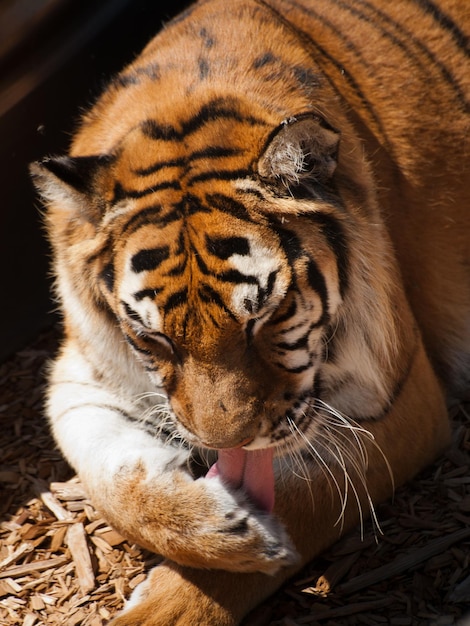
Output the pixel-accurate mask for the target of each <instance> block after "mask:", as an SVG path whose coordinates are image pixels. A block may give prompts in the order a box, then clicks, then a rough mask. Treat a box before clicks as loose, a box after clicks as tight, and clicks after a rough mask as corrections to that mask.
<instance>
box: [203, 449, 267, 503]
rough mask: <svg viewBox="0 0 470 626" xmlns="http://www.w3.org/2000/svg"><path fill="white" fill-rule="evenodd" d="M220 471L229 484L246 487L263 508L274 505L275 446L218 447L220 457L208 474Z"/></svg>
mask: <svg viewBox="0 0 470 626" xmlns="http://www.w3.org/2000/svg"><path fill="white" fill-rule="evenodd" d="M218 475H220V476H221V477H222V478H223V480H224V481H225V482H227V483H228V484H229V485H230V486H232V487H235V488H238V487H243V489H244V490H245V491H246V492H247V494H248V495H249V496H250V498H251V499H252V500H253V501H254V502H255V503H256V504H257V505H258V506H259V507H260V508H261V509H263V510H264V511H268V512H269V513H270V512H271V511H272V510H273V508H274V472H273V449H272V448H265V449H264V450H253V451H247V450H243V448H229V449H226V450H219V459H218V461H217V463H215V464H214V465H213V466H212V467H211V468H210V470H209V471H208V472H207V476H206V478H212V477H213V476H218Z"/></svg>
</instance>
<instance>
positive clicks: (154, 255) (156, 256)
mask: <svg viewBox="0 0 470 626" xmlns="http://www.w3.org/2000/svg"><path fill="white" fill-rule="evenodd" d="M169 256H170V248H169V247H168V246H161V247H159V248H147V249H145V248H144V249H143V250H139V252H137V253H136V254H134V256H133V257H132V259H131V268H132V271H133V272H135V273H136V274H139V273H140V272H152V271H153V270H155V269H157V267H159V266H160V265H161V264H162V263H163V261H166V260H167V259H168V258H169Z"/></svg>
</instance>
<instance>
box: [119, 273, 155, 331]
mask: <svg viewBox="0 0 470 626" xmlns="http://www.w3.org/2000/svg"><path fill="white" fill-rule="evenodd" d="M145 278H146V276H145V274H136V273H135V272H133V271H132V270H129V271H128V272H127V273H126V275H125V277H124V280H123V281H122V283H121V287H120V290H119V300H120V301H121V302H126V303H127V304H128V305H129V306H130V307H131V309H132V310H133V311H135V312H136V313H137V314H138V315H139V317H140V319H141V320H142V322H143V323H144V325H145V329H146V330H150V331H153V332H159V331H160V330H161V327H162V321H161V314H160V311H159V310H158V307H157V305H156V303H155V301H154V300H153V299H152V298H150V297H144V298H142V299H137V298H136V297H135V294H137V293H139V291H142V290H144V289H146V287H147V284H146V283H145ZM133 325H134V324H133Z"/></svg>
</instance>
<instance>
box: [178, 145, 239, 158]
mask: <svg viewBox="0 0 470 626" xmlns="http://www.w3.org/2000/svg"><path fill="white" fill-rule="evenodd" d="M244 152H245V150H242V149H241V148H226V147H225V146H207V148H203V149H202V150H195V151H194V152H192V153H191V154H189V155H188V160H189V161H196V160H198V159H214V158H225V157H232V156H239V155H240V154H243V153H244Z"/></svg>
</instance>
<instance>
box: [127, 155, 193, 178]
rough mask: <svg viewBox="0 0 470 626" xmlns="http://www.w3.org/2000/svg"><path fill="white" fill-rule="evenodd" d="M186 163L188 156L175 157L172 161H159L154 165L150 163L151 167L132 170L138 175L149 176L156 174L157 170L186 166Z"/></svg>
mask: <svg viewBox="0 0 470 626" xmlns="http://www.w3.org/2000/svg"><path fill="white" fill-rule="evenodd" d="M186 163H187V159H186V158H181V159H173V160H171V161H158V162H157V163H154V164H153V165H149V167H144V168H137V169H136V170H132V172H133V173H134V174H136V175H137V176H148V175H149V174H154V173H155V172H159V171H160V170H163V169H165V168H171V167H184V166H185V165H186Z"/></svg>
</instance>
